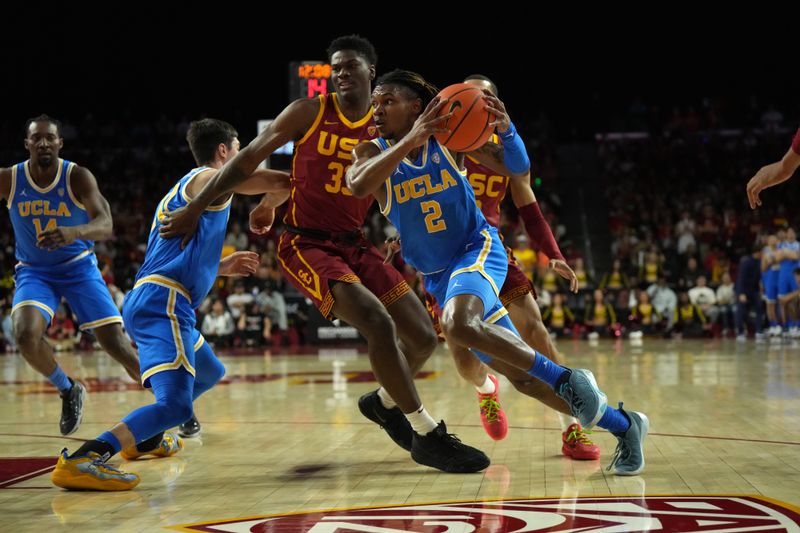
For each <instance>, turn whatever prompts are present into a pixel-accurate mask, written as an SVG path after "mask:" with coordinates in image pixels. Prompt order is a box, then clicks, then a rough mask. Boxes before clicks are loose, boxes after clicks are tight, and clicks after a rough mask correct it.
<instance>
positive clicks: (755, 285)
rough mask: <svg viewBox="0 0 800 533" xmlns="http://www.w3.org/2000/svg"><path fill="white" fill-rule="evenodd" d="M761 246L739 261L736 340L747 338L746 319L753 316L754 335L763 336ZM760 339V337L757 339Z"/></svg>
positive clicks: (756, 246)
mask: <svg viewBox="0 0 800 533" xmlns="http://www.w3.org/2000/svg"><path fill="white" fill-rule="evenodd" d="M761 254H762V251H761V246H760V245H755V246H754V248H753V250H752V252H751V253H750V254H749V255H745V256H744V257H742V259H741V260H740V261H739V274H738V276H737V277H736V286H735V289H734V290H735V293H736V300H737V303H736V339H737V340H740V341H743V340H745V339H746V338H747V330H746V329H745V324H746V323H747V318H748V317H749V316H750V315H751V314H754V315H755V324H754V329H755V331H756V335H757V336H759V335H763V333H762V329H763V322H764V313H763V311H762V308H763V306H762V304H761V291H760V283H761ZM757 338H760V337H757Z"/></svg>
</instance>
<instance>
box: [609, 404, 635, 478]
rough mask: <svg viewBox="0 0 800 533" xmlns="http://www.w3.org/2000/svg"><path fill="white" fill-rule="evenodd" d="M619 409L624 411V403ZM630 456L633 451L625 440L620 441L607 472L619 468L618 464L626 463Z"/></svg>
mask: <svg viewBox="0 0 800 533" xmlns="http://www.w3.org/2000/svg"><path fill="white" fill-rule="evenodd" d="M617 409H619V410H620V411H622V410H623V409H622V402H619V405H618V406H617ZM630 455H631V449H630V448H629V447H628V443H627V442H625V439H619V442H618V443H617V448H616V449H615V450H614V455H612V456H611V463H609V465H608V467H607V468H606V471H610V470H611V469H612V468H614V467H615V466H617V463H619V462H620V461H625V460H626V459H628V457H630Z"/></svg>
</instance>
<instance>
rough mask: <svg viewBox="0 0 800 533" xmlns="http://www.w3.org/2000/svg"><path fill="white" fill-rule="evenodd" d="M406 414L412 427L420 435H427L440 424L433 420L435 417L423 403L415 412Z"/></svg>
mask: <svg viewBox="0 0 800 533" xmlns="http://www.w3.org/2000/svg"><path fill="white" fill-rule="evenodd" d="M405 415H406V418H407V419H408V422H409V424H411V428H412V429H413V430H414V431H416V432H417V434H418V435H427V434H428V433H430V432H431V431H433V430H434V429H436V426H438V425H439V424H437V423H436V422H435V421H434V420H433V417H431V415H430V414H428V411H426V410H425V406H423V405H420V406H419V409H417V410H416V411H414V412H413V413H406V414H405Z"/></svg>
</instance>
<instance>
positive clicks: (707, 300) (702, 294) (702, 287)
mask: <svg viewBox="0 0 800 533" xmlns="http://www.w3.org/2000/svg"><path fill="white" fill-rule="evenodd" d="M688 294H689V300H690V301H691V302H692V303H693V304H694V305H696V306H698V307H699V308H700V310H701V311H703V315H705V317H707V318H708V320H709V321H710V322H711V323H712V324H713V323H714V322H715V321H716V320H717V314H718V312H719V311H718V310H717V295H716V294H714V291H713V290H711V289H710V288H709V287H708V286H707V285H706V277H705V276H698V278H697V285H695V286H694V287H692V288H691V289H689V292H688Z"/></svg>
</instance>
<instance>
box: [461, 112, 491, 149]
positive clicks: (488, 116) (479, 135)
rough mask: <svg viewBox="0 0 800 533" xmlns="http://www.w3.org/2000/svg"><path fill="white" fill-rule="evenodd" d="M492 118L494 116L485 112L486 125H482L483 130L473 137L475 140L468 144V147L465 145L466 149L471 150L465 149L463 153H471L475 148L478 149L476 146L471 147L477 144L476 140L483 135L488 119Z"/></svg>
mask: <svg viewBox="0 0 800 533" xmlns="http://www.w3.org/2000/svg"><path fill="white" fill-rule="evenodd" d="M493 116H494V115H492V114H491V113H489V112H488V111H487V112H486V124H484V125H483V128H482V129H481V132H480V133H479V134H478V136H477V137H475V140H473V141H472V143H470V144H468V145H467V148H472V150H467V149H466V148H465V149H464V151H465V152H467V151H469V152H472V151H473V150H475V148H478V146H475V147H473V145H474V144H475V143H476V142H478V139H480V138H481V136H482V135H483V133H484V132H485V131H486V128H487V127H488V126H489V119H490V118H492V117H493Z"/></svg>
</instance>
